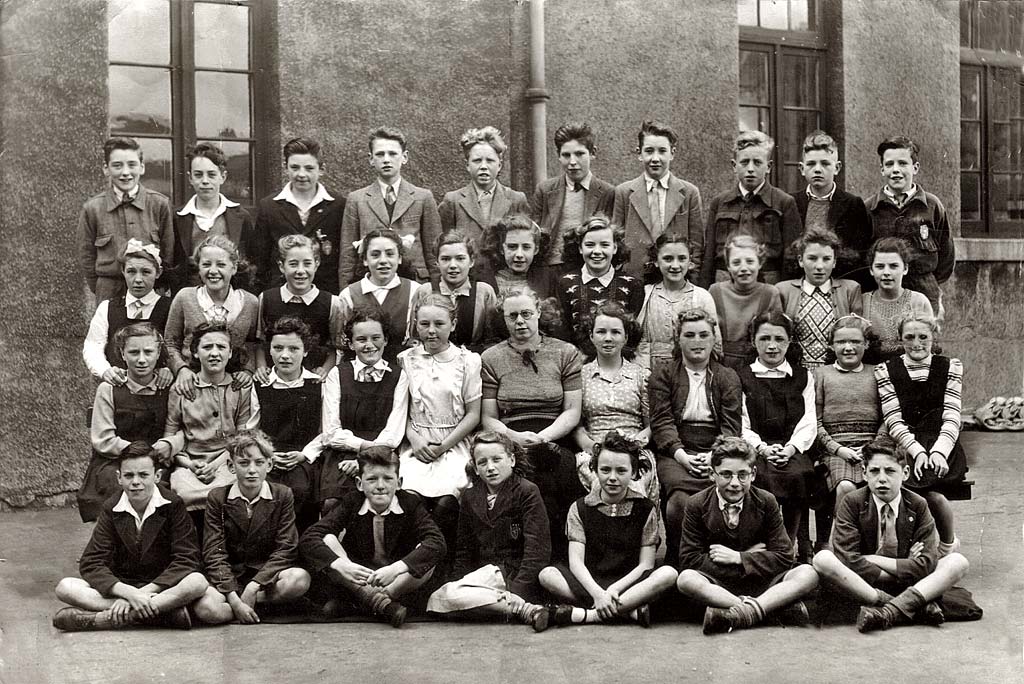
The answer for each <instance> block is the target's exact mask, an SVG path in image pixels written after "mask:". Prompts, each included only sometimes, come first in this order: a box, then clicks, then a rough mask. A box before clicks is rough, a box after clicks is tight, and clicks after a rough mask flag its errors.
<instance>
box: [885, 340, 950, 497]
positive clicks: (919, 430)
mask: <svg viewBox="0 0 1024 684" xmlns="http://www.w3.org/2000/svg"><path fill="white" fill-rule="evenodd" d="M885 367H886V370H888V371H889V379H890V380H892V386H893V388H894V389H895V390H896V398H897V399H899V402H900V414H901V415H902V416H903V422H904V423H906V424H907V427H908V428H909V429H910V431H911V432H912V433H913V434H914V439H916V440H917V441H918V442H920V443H921V446H923V447H924V448H925V449H930V448H931V446H932V444H934V443H935V440H937V439H938V438H939V432H940V430H941V429H942V409H943V400H944V398H945V393H946V383H947V382H948V380H949V357H947V356H939V355H938V354H936V355H934V356H932V362H931V368H929V370H928V379H927V380H925V381H923V382H914V381H913V380H911V379H910V374H909V373H908V372H907V367H906V366H904V365H903V359H902V358H901V357H897V358H894V359H890V360H889V361H886V363H885ZM946 462H947V463H948V464H949V472H948V473H946V475H945V476H944V477H942V478H937V477H935V471H934V470H932V469H928V470H924V471H923V472H922V476H921V477H920V478H918V477H916V476H915V475H914V471H913V468H911V470H910V476H909V477H908V478H907V479H906V480H905V481H904V483H903V484H904V486H906V487H908V488H909V489H912V490H914V491H916V492H919V493H920V492H924V491H937V492H942V491H943V490H944V489H946V488H948V487H951V486H955V485H956V484H958V483H959V482H961V481H963V479H964V475H965V474H966V473H967V455H966V454H965V453H964V449H963V447H962V446H960V440H959V439H957V441H956V443H955V444H954V445H953V449H952V451H950V453H949V457H948V458H947V459H946Z"/></svg>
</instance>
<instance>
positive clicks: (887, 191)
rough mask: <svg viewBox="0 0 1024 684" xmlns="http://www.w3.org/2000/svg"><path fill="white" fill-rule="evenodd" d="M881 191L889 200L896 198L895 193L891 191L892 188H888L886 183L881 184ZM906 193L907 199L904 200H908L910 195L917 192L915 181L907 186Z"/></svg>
mask: <svg viewBox="0 0 1024 684" xmlns="http://www.w3.org/2000/svg"><path fill="white" fill-rule="evenodd" d="M882 192H883V193H885V196H886V197H888V198H889V199H891V200H894V199H896V193H895V192H893V190H892V188H890V187H889V186H888V185H883V186H882ZM906 194H907V199H906V200H904V202H906V201H908V200H909V199H910V198H911V197H913V196H914V195H916V194H917V183H914V184H913V185H911V186H910V187H909V188H907V193H906Z"/></svg>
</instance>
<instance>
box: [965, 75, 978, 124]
mask: <svg viewBox="0 0 1024 684" xmlns="http://www.w3.org/2000/svg"><path fill="white" fill-rule="evenodd" d="M980 93H981V74H980V73H979V72H977V71H975V70H973V69H964V68H961V69H960V118H961V119H978V118H980V117H979V114H978V106H979V104H980V103H981V100H980V99H979V94H980Z"/></svg>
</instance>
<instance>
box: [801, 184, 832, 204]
mask: <svg viewBox="0 0 1024 684" xmlns="http://www.w3.org/2000/svg"><path fill="white" fill-rule="evenodd" d="M837 187H839V186H838V185H836V183H835V181H832V189H831V190H829V191H828V192H826V193H825V194H824V195H822V196H821V197H818V196H817V195H815V194H814V193H813V192H811V186H810V185H808V186H807V197H809V198H810V199H812V200H819V201H821V202H831V201H832V197H833V195H835V194H836V188H837Z"/></svg>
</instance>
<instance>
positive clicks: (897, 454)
mask: <svg viewBox="0 0 1024 684" xmlns="http://www.w3.org/2000/svg"><path fill="white" fill-rule="evenodd" d="M880 454H881V455H884V456H888V457H889V458H891V459H893V460H894V461H896V463H898V464H899V465H901V466H905V465H907V450H906V449H901V448H900V447H899V445H897V444H896V441H895V440H894V439H893V438H892V437H890V436H889V435H878V436H876V437H875V438H874V439H873V440H871V441H870V442H868V443H867V444H865V445H864V446H863V447H861V456H862V457H863V458H864V466H865V467H867V465H868V463H870V462H871V459H872V458H873V457H874V456H878V455H880Z"/></svg>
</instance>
